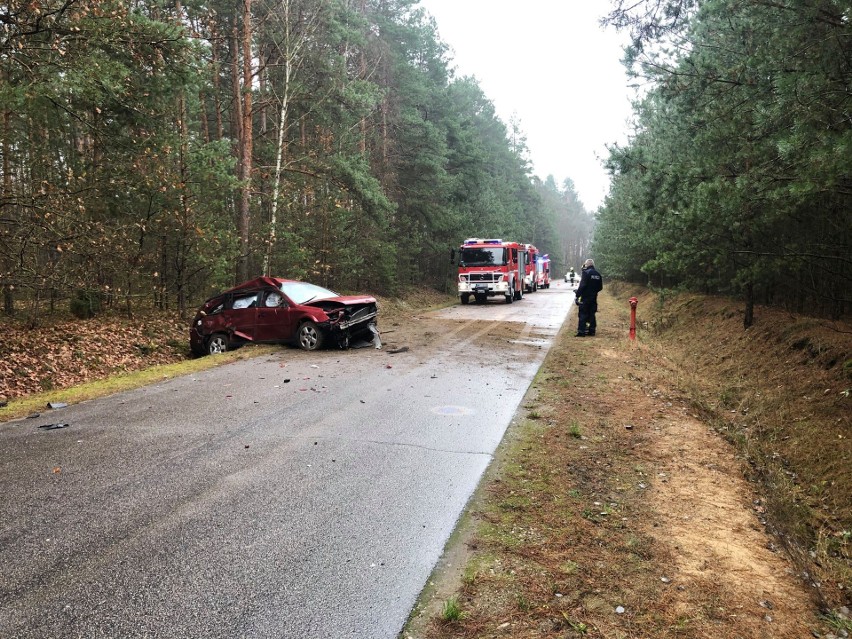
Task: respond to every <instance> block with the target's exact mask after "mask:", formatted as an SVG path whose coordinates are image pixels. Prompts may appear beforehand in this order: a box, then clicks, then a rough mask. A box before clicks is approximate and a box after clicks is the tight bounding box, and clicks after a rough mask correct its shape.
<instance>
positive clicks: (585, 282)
mask: <svg viewBox="0 0 852 639" xmlns="http://www.w3.org/2000/svg"><path fill="white" fill-rule="evenodd" d="M601 289H603V278H602V277H601V274H600V273H598V272H597V271H596V270H595V267H594V266H590V267H589V268H587V269H584V270H583V275H582V276H581V277H580V284H579V286H577V290H576V291H575V293H574V294H575V295H576V296H577V299H578V300H580V301H582V302H597V301H598V293H599V292H600V291H601Z"/></svg>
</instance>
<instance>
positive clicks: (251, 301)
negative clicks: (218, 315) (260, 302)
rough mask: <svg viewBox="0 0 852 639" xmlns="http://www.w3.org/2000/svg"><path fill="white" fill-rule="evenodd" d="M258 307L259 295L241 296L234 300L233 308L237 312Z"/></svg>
mask: <svg viewBox="0 0 852 639" xmlns="http://www.w3.org/2000/svg"><path fill="white" fill-rule="evenodd" d="M255 306H257V293H252V294H251V295H240V296H239V297H235V298H234V304H233V306H232V307H231V308H233V309H234V310H235V311H236V310H239V309H241V308H254V307H255Z"/></svg>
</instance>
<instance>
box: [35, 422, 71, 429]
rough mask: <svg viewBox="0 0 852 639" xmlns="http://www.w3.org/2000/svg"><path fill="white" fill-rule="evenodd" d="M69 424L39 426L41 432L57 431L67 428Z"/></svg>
mask: <svg viewBox="0 0 852 639" xmlns="http://www.w3.org/2000/svg"><path fill="white" fill-rule="evenodd" d="M70 425H71V424H67V423H58V424H44V425H42V426H39V428H41V429H42V430H58V429H60V428H68V427H69V426H70Z"/></svg>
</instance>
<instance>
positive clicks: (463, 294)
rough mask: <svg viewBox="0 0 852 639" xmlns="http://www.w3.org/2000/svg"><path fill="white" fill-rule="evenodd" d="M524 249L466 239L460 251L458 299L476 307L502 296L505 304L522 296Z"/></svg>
mask: <svg viewBox="0 0 852 639" xmlns="http://www.w3.org/2000/svg"><path fill="white" fill-rule="evenodd" d="M527 262H528V256H527V249H526V246H524V245H523V244H519V243H517V242H504V241H503V240H499V239H480V238H475V237H472V238H468V239H466V240H465V241H464V243H463V244H462V245H461V247H460V248H459V276H458V277H459V299H460V300H461V303H462V304H467V303H468V302H470V297H471V295H472V296H473V298H474V300H476V302H477V304H482V303H484V302H485V301H486V300H487V299H488V298H489V297H496V296H502V297H504V298H505V300H506V303H507V304H511V303H512V302H514V301H515V300H520V299H522V298H523V295H524V277H525V275H526V269H527Z"/></svg>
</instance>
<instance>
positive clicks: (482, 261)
mask: <svg viewBox="0 0 852 639" xmlns="http://www.w3.org/2000/svg"><path fill="white" fill-rule="evenodd" d="M459 261H460V263H462V264H464V265H465V266H493V265H494V264H505V263H506V262H505V257H504V252H503V249H502V247H501V248H472V247H471V248H463V249H462V250H461V256H460V257H459Z"/></svg>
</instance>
